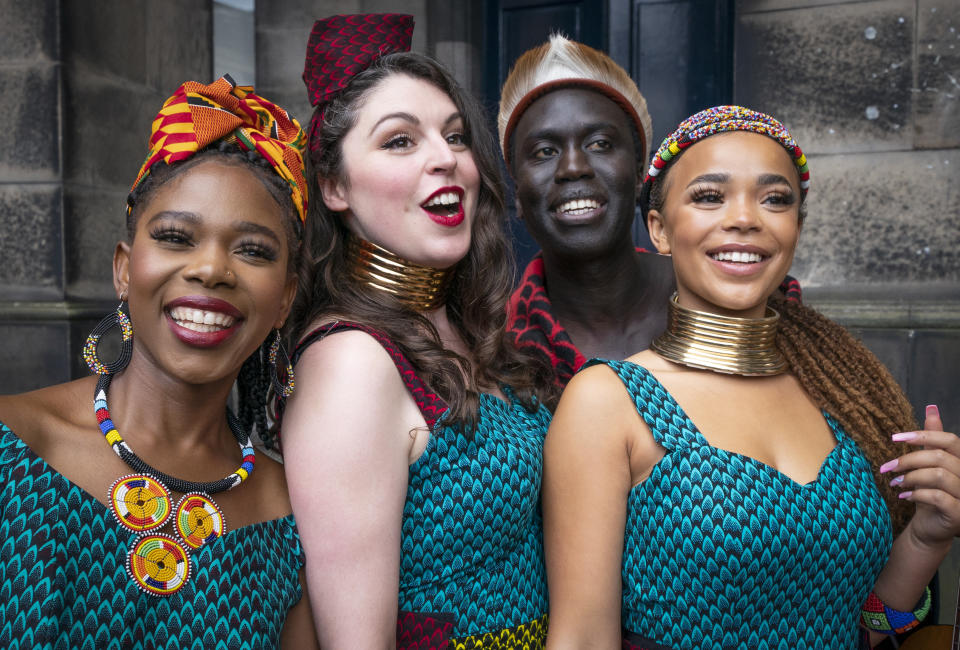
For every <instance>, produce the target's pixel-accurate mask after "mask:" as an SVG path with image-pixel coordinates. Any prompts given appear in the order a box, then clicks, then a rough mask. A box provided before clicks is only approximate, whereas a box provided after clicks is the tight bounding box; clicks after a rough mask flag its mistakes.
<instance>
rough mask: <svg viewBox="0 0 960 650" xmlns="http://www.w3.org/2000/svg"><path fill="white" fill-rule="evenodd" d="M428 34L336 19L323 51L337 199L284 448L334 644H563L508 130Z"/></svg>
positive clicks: (316, 79) (319, 229) (354, 18)
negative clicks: (507, 157) (502, 150)
mask: <svg viewBox="0 0 960 650" xmlns="http://www.w3.org/2000/svg"><path fill="white" fill-rule="evenodd" d="M412 29H413V20H412V18H411V17H410V16H403V15H396V14H379V15H370V14H367V15H349V16H333V17H330V18H326V19H323V20H319V21H317V22H316V24H315V25H314V27H313V31H312V33H311V36H310V40H309V44H308V47H307V62H306V68H305V71H304V80H305V82H306V84H307V88H308V91H309V93H310V97H311V100H312V101H313V104H314V105H315V106H316V110H315V113H314V116H313V120H312V122H311V127H310V134H311V135H310V155H311V161H312V163H313V171H314V174H313V176H312V177H311V184H316V190H315V191H314V192H313V202H312V204H311V213H310V219H309V220H308V221H307V230H306V244H307V246H308V251H309V255H310V256H311V257H310V268H309V269H308V270H307V273H306V274H305V275H304V278H303V282H302V288H303V291H302V293H301V295H300V297H299V298H298V301H297V304H296V306H295V308H294V309H295V311H294V319H295V320H294V325H295V329H294V333H295V337H296V340H297V341H298V345H297V347H296V350H295V352H294V355H293V356H294V362H295V363H296V366H295V368H296V371H297V382H298V388H297V393H296V394H294V396H293V397H292V398H291V399H290V400H289V402H288V404H287V405H286V409H285V413H284V419H283V427H282V440H283V449H284V457H285V459H286V460H285V466H284V468H285V470H286V472H287V480H288V483H289V485H290V488H291V500H292V503H293V508H294V512H295V514H296V516H297V521H298V525H299V526H300V530H301V534H302V536H303V541H304V549H305V550H306V553H307V558H308V562H307V575H308V582H309V584H310V589H311V593H312V594H314V600H313V603H314V617H315V620H316V625H317V630H318V634H319V637H320V642H321V644H322V645H323V646H325V647H326V646H329V647H393V646H394V644H396V645H397V646H398V647H407V646H411V647H412V646H416V647H418V648H428V647H429V648H441V647H442V648H446V647H454V646H456V647H468V648H474V647H510V648H537V647H542V645H543V643H544V638H545V633H546V621H545V613H546V583H545V580H544V578H545V576H544V568H543V559H542V544H541V534H542V529H541V523H540V516H539V509H538V495H539V491H540V464H541V449H542V443H543V436H544V434H545V433H546V428H547V424H548V420H549V413H548V411H547V410H546V409H545V408H544V407H543V406H542V405H541V404H540V400H541V399H543V396H542V395H537V394H536V393H535V388H536V386H538V385H545V386H549V385H550V380H549V370H548V368H546V366H538V365H536V364H535V363H530V362H528V359H527V358H526V357H524V356H523V355H521V354H520V353H519V352H518V351H517V350H515V349H514V348H512V347H511V346H510V345H509V344H508V343H507V342H506V340H505V338H504V306H505V303H506V300H507V296H508V295H509V291H510V288H511V283H512V279H513V276H512V273H513V270H512V269H513V267H512V261H511V258H510V248H509V245H508V244H507V241H506V238H505V234H504V230H505V223H504V221H505V214H504V204H503V201H504V199H503V191H502V182H501V178H500V177H499V173H498V167H497V161H496V149H495V146H494V144H493V142H492V138H491V137H490V135H489V134H488V133H487V132H486V130H485V129H484V126H483V120H482V117H481V115H480V113H479V110H478V107H477V105H476V103H475V102H474V101H473V100H471V99H470V98H469V97H468V96H467V95H466V93H465V92H464V91H463V90H462V89H461V88H460V87H459V86H458V85H457V84H456V82H455V81H454V80H453V78H452V77H451V76H450V74H449V73H448V72H447V71H446V70H444V69H443V68H442V66H440V65H439V64H438V63H436V62H435V61H433V60H431V59H429V58H427V57H424V56H422V55H419V54H414V53H410V52H408V50H409V46H410V39H411V34H412ZM537 373H539V374H537Z"/></svg>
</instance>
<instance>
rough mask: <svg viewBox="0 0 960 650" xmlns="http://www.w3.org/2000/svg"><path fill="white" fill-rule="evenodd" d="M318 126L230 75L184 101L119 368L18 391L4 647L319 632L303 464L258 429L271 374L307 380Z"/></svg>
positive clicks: (9, 433)
mask: <svg viewBox="0 0 960 650" xmlns="http://www.w3.org/2000/svg"><path fill="white" fill-rule="evenodd" d="M304 144H305V138H304V134H303V131H302V130H301V129H300V126H299V124H298V123H297V122H296V120H293V119H292V118H291V117H290V116H289V115H288V114H287V113H286V111H284V110H283V109H282V108H280V107H278V106H276V105H275V104H272V103H271V102H269V101H267V100H265V99H263V98H262V97H259V96H258V95H256V94H255V93H254V92H253V89H252V88H250V87H244V86H237V85H236V84H234V82H233V81H232V80H231V79H230V78H229V77H226V76H224V77H222V78H220V79H219V80H217V81H216V82H214V83H212V84H209V85H205V84H201V83H197V82H193V81H188V82H186V83H184V84H182V85H181V86H180V87H179V88H178V89H177V91H176V92H175V93H174V94H173V95H172V96H171V97H170V98H169V99H168V100H167V101H166V103H165V104H164V105H163V108H162V109H161V110H160V113H159V114H158V115H157V117H156V119H155V120H154V122H153V130H152V134H151V137H150V144H149V146H150V152H149V154H148V156H147V160H146V161H145V163H144V164H143V166H142V167H141V170H140V173H139V175H138V176H137V179H136V181H135V182H134V185H133V188H132V190H131V192H130V196H129V198H128V209H127V231H128V235H127V239H126V241H121V242H120V243H118V244H117V246H116V249H115V252H114V260H113V280H114V286H115V287H116V291H117V295H118V296H119V297H120V300H121V305H120V307H118V308H117V310H116V312H115V313H113V314H112V315H109V316H108V317H107V318H105V319H104V321H103V322H101V324H100V325H98V326H97V327H96V329H95V330H94V332H93V334H91V336H90V338H89V339H88V341H87V345H86V346H85V347H84V351H83V352H84V358H85V359H86V361H87V363H88V364H89V365H90V367H91V369H92V370H93V371H94V372H95V373H96V374H97V376H95V377H89V378H86V379H80V380H77V381H73V382H70V383H67V384H61V385H57V386H51V387H49V388H44V389H41V390H37V391H34V392H31V393H26V394H24V395H16V396H5V397H0V420H2V422H3V424H2V425H0V494H2V501H3V507H2V511H0V529H2V530H3V535H2V537H3V540H4V548H3V552H2V553H0V594H2V596H0V597H2V599H3V602H4V606H3V607H2V608H0V647H5V648H9V647H38V648H39V647H67V646H70V647H83V648H106V647H111V648H114V647H115V648H143V649H147V648H150V649H153V648H169V649H173V648H197V649H199V648H211V647H215V646H216V647H221V646H222V647H231V648H275V647H278V646H284V647H295V648H311V647H316V637H315V634H314V631H313V623H312V619H311V611H310V606H309V603H308V601H307V598H306V592H305V590H304V584H305V581H304V580H303V579H302V573H303V566H304V555H303V551H302V549H301V546H300V540H299V535H298V533H297V529H296V525H295V523H294V520H293V516H292V514H291V511H290V502H289V497H288V496H287V490H286V484H285V480H284V475H283V469H282V467H281V466H280V465H279V464H278V463H276V462H274V461H272V460H270V459H269V458H263V457H262V456H258V455H257V454H255V452H254V448H253V445H252V444H251V442H250V434H251V432H252V430H253V428H254V427H255V426H256V428H258V429H259V430H260V432H261V434H262V433H263V432H264V431H265V423H266V418H265V413H264V408H265V404H266V392H267V391H266V389H267V388H269V386H270V384H271V382H273V383H274V384H275V388H276V390H278V391H279V392H281V393H284V392H288V391H289V390H290V389H291V388H292V383H293V377H292V372H290V371H288V370H287V369H285V368H284V360H285V357H284V356H283V355H279V357H278V354H277V352H278V350H277V348H276V345H275V343H276V342H278V341H279V332H278V331H277V330H278V328H280V327H282V326H283V323H284V321H285V319H286V317H287V314H288V312H289V310H290V306H291V304H292V301H293V297H294V293H295V289H296V266H297V261H298V259H299V248H300V238H301V236H300V231H301V227H302V221H303V218H304V215H305V213H306V205H307V186H306V182H305V179H304V170H303V147H304ZM114 327H116V328H117V329H118V330H119V331H120V337H119V338H120V339H121V341H122V342H121V354H120V357H119V358H118V359H117V360H115V361H112V362H106V361H105V360H103V358H102V357H101V354H100V351H99V350H98V347H99V343H100V338H101V336H102V335H103V334H104V333H105V332H106V331H107V330H109V329H112V328H114ZM277 365H279V366H280V368H279V369H278V368H277V367H276V366H277ZM286 365H287V366H289V364H286ZM235 382H236V383H237V384H238V386H239V404H240V412H239V418H238V417H236V416H234V415H233V413H232V412H231V410H230V409H229V408H228V407H227V399H228V397H229V395H230V392H231V388H232V387H233V385H234V383H235ZM14 432H16V433H14ZM254 467H256V470H254Z"/></svg>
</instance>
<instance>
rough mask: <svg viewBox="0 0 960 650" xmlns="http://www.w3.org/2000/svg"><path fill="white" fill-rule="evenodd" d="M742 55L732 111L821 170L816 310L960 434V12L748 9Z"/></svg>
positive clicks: (815, 185) (955, 6)
mask: <svg viewBox="0 0 960 650" xmlns="http://www.w3.org/2000/svg"><path fill="white" fill-rule="evenodd" d="M735 48H736V53H735V86H734V88H735V98H736V101H737V102H739V103H743V104H745V105H748V106H752V107H756V108H758V109H760V110H764V111H767V112H770V113H772V114H774V115H776V116H778V117H780V118H781V119H782V120H783V121H784V123H786V124H787V126H788V127H789V128H790V129H791V131H792V132H793V133H794V135H795V136H796V138H797V140H798V142H800V145H801V146H802V147H803V148H804V151H805V152H806V153H807V156H808V158H809V159H810V169H811V181H812V187H811V191H810V197H809V206H808V208H809V217H808V219H807V222H806V224H805V226H804V232H803V235H802V236H801V243H800V248H799V250H798V253H797V258H796V260H795V262H794V266H793V273H794V274H795V275H796V276H797V277H798V278H800V280H801V282H802V283H803V285H804V286H805V287H806V296H807V300H808V302H810V303H811V304H814V305H815V306H818V307H820V308H821V309H822V310H823V311H825V312H826V313H827V314H828V315H830V316H832V317H834V318H837V319H838V320H840V321H841V322H844V323H845V324H847V325H849V326H851V327H852V328H854V329H855V330H856V331H857V332H859V333H861V334H862V335H863V337H864V340H865V341H866V342H867V343H868V344H870V345H871V346H872V347H873V348H874V350H875V351H876V352H877V354H878V355H879V356H881V358H883V360H884V361H885V362H886V363H887V364H888V365H889V366H890V367H892V368H896V369H898V370H897V372H896V373H895V374H897V375H898V378H899V379H900V380H901V383H902V385H903V386H904V387H905V388H906V389H907V391H908V392H909V394H910V397H911V399H912V400H913V402H914V403H915V405H916V406H917V407H918V409H919V408H920V407H922V406H923V405H924V404H926V403H932V402H938V403H939V405H940V407H941V410H942V411H943V414H944V419H945V423H946V424H947V426H948V427H950V428H952V429H953V430H955V431H957V430H960V391H958V390H956V387H957V386H958V385H960V366H952V367H950V366H946V365H944V364H941V363H940V361H941V360H943V359H949V358H955V357H956V356H957V355H960V228H958V226H960V3H957V2H953V1H950V0H868V1H858V2H830V3H827V2H823V1H819V0H807V1H803V0H740V1H739V2H738V3H737V23H736V35H735ZM934 369H936V372H934Z"/></svg>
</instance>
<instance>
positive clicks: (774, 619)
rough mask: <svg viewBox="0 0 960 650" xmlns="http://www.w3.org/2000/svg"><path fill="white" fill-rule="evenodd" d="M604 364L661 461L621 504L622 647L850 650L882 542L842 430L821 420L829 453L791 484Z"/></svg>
mask: <svg viewBox="0 0 960 650" xmlns="http://www.w3.org/2000/svg"><path fill="white" fill-rule="evenodd" d="M595 363H601V362H599V361H597V360H594V361H592V362H591V365H592V364H595ZM602 363H605V364H606V365H608V366H609V367H610V368H611V369H613V371H614V372H616V373H617V375H618V376H619V377H620V379H621V380H622V381H623V383H624V384H625V385H626V388H627V391H628V392H629V394H630V396H631V398H632V399H633V401H634V403H635V405H636V407H637V411H638V412H639V414H640V416H641V417H642V418H643V420H644V422H646V424H647V426H648V427H649V428H650V431H651V432H652V433H653V437H654V439H655V440H656V441H657V442H658V443H659V444H660V445H661V446H662V447H664V448H665V449H666V450H667V453H666V455H665V456H664V457H663V459H661V460H660V461H659V462H658V463H657V464H656V465H655V466H654V468H653V470H652V472H651V474H650V476H649V477H648V478H647V479H646V480H645V481H643V482H642V483H640V484H638V485H637V486H635V487H634V488H633V489H632V490H631V491H630V495H629V497H628V501H627V521H626V531H625V537H624V551H623V574H622V581H623V594H622V596H623V599H622V620H623V625H624V628H625V644H624V645H625V647H646V648H658V647H668V648H674V649H680V648H696V649H698V650H699V649H700V648H782V649H783V650H788V649H790V650H792V649H795V648H805V649H811V648H825V649H830V650H839V649H843V648H845V649H850V648H857V647H858V643H859V639H860V633H859V631H858V620H859V613H860V607H861V605H862V604H863V603H864V601H865V600H866V598H867V596H868V595H869V593H870V591H871V590H872V589H873V584H874V582H875V581H876V578H877V576H878V575H879V574H880V571H881V569H882V568H883V566H884V565H885V564H886V561H887V557H888V555H889V552H890V546H891V543H892V539H891V537H892V535H891V524H890V516H889V513H888V511H887V507H886V504H885V503H884V501H883V499H882V498H881V496H880V494H879V492H878V491H877V488H876V484H875V482H874V478H873V473H872V472H871V469H870V465H869V464H868V462H867V460H866V458H865V457H864V455H863V453H862V452H861V451H860V449H859V447H857V445H856V443H855V442H854V441H853V440H852V439H851V438H850V437H849V436H848V435H847V434H846V433H845V432H844V431H843V428H842V427H841V426H840V425H839V424H838V423H837V422H836V421H835V420H834V419H833V418H831V417H830V416H829V415H827V414H824V415H825V417H826V419H827V422H828V423H829V425H830V428H831V430H832V431H833V434H834V435H835V437H836V441H837V444H836V446H835V447H834V449H833V450H832V451H831V452H830V454H829V455H828V456H827V458H826V460H825V461H824V462H823V465H822V466H821V468H820V471H819V473H818V475H817V478H816V480H814V481H812V482H810V483H808V484H806V485H800V484H798V483H796V482H795V481H793V480H791V479H790V478H789V477H787V476H785V475H784V474H782V473H780V472H778V471H777V470H775V469H773V468H772V467H770V466H769V465H766V464H764V463H762V462H760V461H757V460H755V459H752V458H749V457H747V456H743V455H741V454H737V453H733V452H729V451H725V450H722V449H718V448H716V447H712V446H711V445H710V444H709V443H708V442H707V440H706V439H705V438H704V437H703V435H702V434H701V433H700V432H699V431H698V430H697V428H696V426H694V424H693V422H691V421H690V419H689V418H688V417H687V416H686V414H685V413H684V412H683V411H682V410H681V409H680V407H679V406H678V405H677V403H676V402H675V401H674V399H673V397H672V396H671V395H670V393H668V392H667V390H666V389H665V388H664V387H663V386H662V385H661V384H660V383H659V382H658V381H657V380H656V379H655V378H654V377H653V375H651V374H650V373H649V372H648V371H647V370H646V369H645V368H643V367H641V366H638V365H636V364H633V363H630V362H627V361H603V362H602Z"/></svg>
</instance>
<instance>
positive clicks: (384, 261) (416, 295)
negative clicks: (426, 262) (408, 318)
mask: <svg viewBox="0 0 960 650" xmlns="http://www.w3.org/2000/svg"><path fill="white" fill-rule="evenodd" d="M347 260H348V263H349V264H350V278H351V279H352V280H353V281H354V282H358V283H360V284H361V285H363V286H367V287H371V288H373V289H376V290H377V291H383V292H386V293H389V294H391V295H392V296H394V297H395V298H396V299H397V300H399V301H400V302H401V303H403V304H404V305H405V306H407V307H410V308H411V309H413V310H415V311H421V312H423V311H430V310H431V309H436V308H437V307H440V306H441V305H443V304H444V303H445V302H446V299H447V287H448V285H449V281H450V277H451V275H452V272H451V269H435V268H432V267H429V266H420V265H419V264H414V263H413V262H410V261H407V260H405V259H403V258H401V257H397V256H396V255H394V254H393V253H391V252H390V251H388V250H387V249H385V248H381V247H380V246H377V245H376V244H373V243H371V242H368V241H367V240H365V239H361V238H360V237H357V236H356V235H350V236H349V238H348V239H347Z"/></svg>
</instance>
